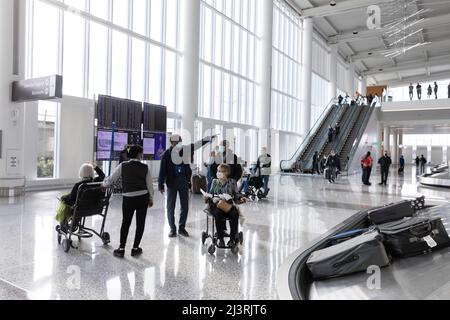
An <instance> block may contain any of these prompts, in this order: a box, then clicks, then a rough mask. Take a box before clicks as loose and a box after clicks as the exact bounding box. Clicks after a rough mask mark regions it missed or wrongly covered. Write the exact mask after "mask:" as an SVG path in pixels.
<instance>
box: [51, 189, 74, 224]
mask: <svg viewBox="0 0 450 320" xmlns="http://www.w3.org/2000/svg"><path fill="white" fill-rule="evenodd" d="M66 198H67V195H65V196H62V197H61V199H59V205H58V208H57V209H56V218H55V219H56V221H58V222H59V223H62V222H64V221H67V220H69V219H70V218H71V217H72V214H73V211H72V208H71V207H70V206H69V205H67V204H66V202H65V199H66Z"/></svg>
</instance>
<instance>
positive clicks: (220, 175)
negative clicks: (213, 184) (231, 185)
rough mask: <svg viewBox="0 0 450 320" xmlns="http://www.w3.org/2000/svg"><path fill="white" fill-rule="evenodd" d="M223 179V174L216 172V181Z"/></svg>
mask: <svg viewBox="0 0 450 320" xmlns="http://www.w3.org/2000/svg"><path fill="white" fill-rule="evenodd" d="M224 178H225V174H224V173H223V172H217V179H219V180H222V179H224Z"/></svg>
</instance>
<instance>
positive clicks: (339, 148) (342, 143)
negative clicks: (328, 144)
mask: <svg viewBox="0 0 450 320" xmlns="http://www.w3.org/2000/svg"><path fill="white" fill-rule="evenodd" d="M361 108H363V106H355V107H353V111H352V114H351V117H350V118H349V119H348V121H347V124H346V126H347V127H346V129H345V130H344V131H343V132H344V133H345V132H347V135H346V136H345V139H339V141H337V142H336V145H335V146H334V150H335V151H336V152H337V153H339V155H340V154H341V152H342V149H344V146H345V144H346V143H347V140H348V139H349V138H350V136H351V134H352V131H353V127H351V125H354V124H355V123H354V122H353V121H352V120H353V119H354V117H355V115H356V114H357V113H358V112H359V114H360V113H361V111H362V110H361ZM359 114H358V116H359Z"/></svg>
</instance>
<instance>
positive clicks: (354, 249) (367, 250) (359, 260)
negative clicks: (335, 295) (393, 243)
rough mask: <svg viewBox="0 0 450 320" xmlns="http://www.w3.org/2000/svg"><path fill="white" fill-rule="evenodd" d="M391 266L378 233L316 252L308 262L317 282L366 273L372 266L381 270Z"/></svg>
mask: <svg viewBox="0 0 450 320" xmlns="http://www.w3.org/2000/svg"><path fill="white" fill-rule="evenodd" d="M389 264H390V259H389V257H388V255H387V253H386V250H385V248H384V245H383V242H382V240H381V236H380V234H379V233H378V231H373V232H369V233H365V234H363V235H360V236H358V237H355V238H353V239H350V240H348V241H345V242H342V243H340V244H337V245H335V246H332V247H328V248H325V249H322V250H318V251H315V252H313V253H312V254H311V255H310V256H309V258H308V261H307V262H306V265H307V266H308V268H309V270H310V271H311V273H312V275H313V278H314V279H316V280H318V279H325V278H333V277H340V276H343V275H347V274H351V273H355V272H361V271H364V272H365V271H367V269H368V268H369V267H370V266H378V267H380V268H381V267H385V266H388V265H389Z"/></svg>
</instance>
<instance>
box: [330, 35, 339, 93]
mask: <svg viewBox="0 0 450 320" xmlns="http://www.w3.org/2000/svg"><path fill="white" fill-rule="evenodd" d="M337 64H338V46H337V44H333V45H331V52H330V99H332V98H336V97H337Z"/></svg>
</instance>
